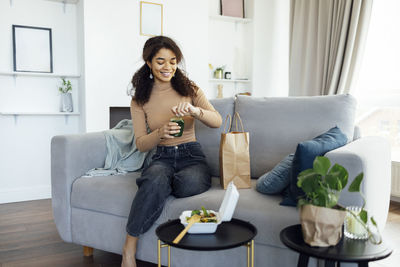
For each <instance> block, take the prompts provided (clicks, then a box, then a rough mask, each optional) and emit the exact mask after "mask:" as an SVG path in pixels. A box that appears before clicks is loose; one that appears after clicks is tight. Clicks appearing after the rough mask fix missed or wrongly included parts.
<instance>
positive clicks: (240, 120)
mask: <svg viewBox="0 0 400 267" xmlns="http://www.w3.org/2000/svg"><path fill="white" fill-rule="evenodd" d="M233 119H235V122H236V131H237V132H238V124H237V122H238V119H239V122H240V125H241V126H242V132H244V127H243V123H242V119H241V118H240V115H239V112H235V114H234V115H233Z"/></svg>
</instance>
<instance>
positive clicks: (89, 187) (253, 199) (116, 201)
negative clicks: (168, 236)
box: [71, 172, 299, 248]
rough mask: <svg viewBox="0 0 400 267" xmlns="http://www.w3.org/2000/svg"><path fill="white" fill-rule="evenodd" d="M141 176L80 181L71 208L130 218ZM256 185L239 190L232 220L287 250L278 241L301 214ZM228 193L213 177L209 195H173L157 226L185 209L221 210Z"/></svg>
mask: <svg viewBox="0 0 400 267" xmlns="http://www.w3.org/2000/svg"><path fill="white" fill-rule="evenodd" d="M139 175H140V173H139V172H135V173H130V174H127V175H116V176H99V177H81V178H78V179H77V180H76V181H75V182H74V184H73V187H72V196H71V206H72V207H73V208H78V209H85V210H91V211H96V212H101V213H106V214H111V215H114V216H121V217H126V218H127V217H128V215H129V212H130V208H131V204H132V200H133V198H134V196H135V194H136V191H137V186H136V179H135V178H136V177H138V176H139ZM255 182H256V181H255V180H253V181H252V188H251V189H239V194H240V196H239V201H238V204H237V207H236V210H235V213H234V215H233V217H234V218H239V219H242V220H245V221H249V222H251V223H253V224H254V225H255V226H256V227H257V229H258V234H257V236H256V241H257V242H259V243H262V244H269V245H273V246H279V247H282V248H284V245H283V244H282V243H281V242H280V240H279V232H280V230H282V229H283V228H284V227H285V226H289V225H292V224H296V223H299V219H298V212H297V211H296V209H295V208H293V207H284V206H280V205H279V201H280V196H268V195H263V194H261V193H259V192H257V191H256V190H255ZM225 192H226V191H225V190H223V189H222V188H221V186H220V183H219V178H216V177H214V178H213V180H212V187H211V189H210V190H208V191H207V192H204V193H202V194H199V195H196V196H192V197H187V198H174V197H172V196H171V197H169V198H168V199H167V201H166V204H165V206H164V209H163V212H162V214H161V215H160V217H159V218H158V219H157V221H156V222H155V224H161V223H163V222H165V221H167V220H168V219H176V218H178V217H179V215H180V214H181V212H182V211H183V210H192V209H198V208H200V207H201V206H204V207H206V208H207V209H214V210H218V209H219V207H220V205H221V203H222V199H223V197H224V194H225Z"/></svg>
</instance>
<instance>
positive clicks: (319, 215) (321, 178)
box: [297, 156, 382, 246]
mask: <svg viewBox="0 0 400 267" xmlns="http://www.w3.org/2000/svg"><path fill="white" fill-rule="evenodd" d="M348 176H349V175H348V172H347V170H346V169H345V168H344V167H343V166H341V165H339V164H335V165H333V166H332V168H331V162H330V161H329V159H328V158H327V157H323V156H318V157H316V158H315V160H314V162H313V168H311V169H307V170H304V171H302V172H301V173H300V174H299V176H298V181H297V186H298V187H300V188H301V189H302V190H303V191H304V193H305V194H304V196H303V197H302V198H300V199H299V201H298V206H299V207H300V222H301V226H302V232H303V237H304V241H305V242H306V243H307V244H309V245H312V246H331V245H336V244H337V243H338V242H339V241H340V239H341V237H342V225H343V223H344V219H345V216H346V209H345V208H344V207H342V206H340V205H339V204H338V200H339V196H340V193H341V191H342V190H343V188H345V186H346V185H347V181H348ZM362 180H363V173H360V174H359V175H357V176H356V177H355V178H354V180H353V182H352V183H351V184H350V186H349V188H348V191H349V192H358V193H360V194H361V196H362V199H363V205H362V207H361V208H360V209H359V212H357V213H356V212H354V211H352V210H347V213H348V214H349V215H350V216H351V218H353V219H354V220H355V221H356V222H357V223H359V224H360V225H361V227H363V228H364V229H365V231H366V232H367V233H368V234H367V237H368V238H369V239H370V240H371V241H372V242H374V243H376V244H379V243H380V242H381V241H382V240H381V237H380V234H379V230H378V227H377V224H376V222H375V220H374V218H373V217H370V218H369V217H368V213H367V211H366V210H365V209H364V207H365V198H364V196H363V194H362V193H361V191H360V186H361V182H362ZM368 221H371V224H372V225H373V226H374V227H375V228H376V231H377V234H378V238H376V237H375V236H374V234H373V233H372V231H371V229H370V227H369V224H368Z"/></svg>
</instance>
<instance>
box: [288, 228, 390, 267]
mask: <svg viewBox="0 0 400 267" xmlns="http://www.w3.org/2000/svg"><path fill="white" fill-rule="evenodd" d="M280 238H281V241H282V243H283V244H285V245H286V246H287V247H289V248H290V249H292V250H294V251H297V252H299V253H300V256H299V261H298V263H297V266H298V267H306V266H307V265H308V259H309V257H315V258H318V259H324V260H325V266H326V267H327V266H329V267H330V266H332V267H333V266H335V263H338V265H337V266H340V262H356V263H358V266H360V267H361V266H363V267H364V266H368V262H370V261H377V260H381V259H384V258H386V257H389V255H390V254H392V249H390V248H389V247H387V246H386V245H385V244H384V243H382V244H380V245H374V244H372V243H371V242H369V241H367V240H354V239H349V238H347V237H343V238H342V239H341V240H340V242H339V243H338V244H337V245H336V246H330V247H312V246H310V245H308V244H306V243H305V242H304V240H303V234H302V232H301V225H300V224H297V225H292V226H289V227H286V228H285V229H283V230H282V231H281V233H280Z"/></svg>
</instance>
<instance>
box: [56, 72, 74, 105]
mask: <svg viewBox="0 0 400 267" xmlns="http://www.w3.org/2000/svg"><path fill="white" fill-rule="evenodd" d="M61 80H62V84H61V86H59V87H58V91H59V92H60V93H61V99H60V111H61V112H72V111H73V105H72V94H71V91H72V85H71V81H69V80H65V79H64V78H61Z"/></svg>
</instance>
